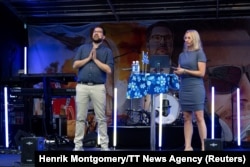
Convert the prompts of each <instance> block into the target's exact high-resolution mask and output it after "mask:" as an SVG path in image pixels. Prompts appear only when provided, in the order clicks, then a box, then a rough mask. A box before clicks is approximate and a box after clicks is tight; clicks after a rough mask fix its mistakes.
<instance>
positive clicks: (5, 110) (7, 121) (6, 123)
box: [4, 87, 9, 148]
mask: <svg viewBox="0 0 250 167" xmlns="http://www.w3.org/2000/svg"><path fill="white" fill-rule="evenodd" d="M8 105H9V104H8V88H7V87H4V120H5V147H6V148H9V115H8V110H9V108H8Z"/></svg>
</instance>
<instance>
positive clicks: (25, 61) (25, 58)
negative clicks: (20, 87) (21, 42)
mask: <svg viewBox="0 0 250 167" xmlns="http://www.w3.org/2000/svg"><path fill="white" fill-rule="evenodd" d="M24 74H27V47H26V46H25V47H24Z"/></svg>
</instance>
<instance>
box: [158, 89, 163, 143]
mask: <svg viewBox="0 0 250 167" xmlns="http://www.w3.org/2000/svg"><path fill="white" fill-rule="evenodd" d="M162 101H163V94H162V93H160V106H159V113H158V114H159V135H158V147H159V148H161V147H162V114H163V111H162V109H163V107H162Z"/></svg>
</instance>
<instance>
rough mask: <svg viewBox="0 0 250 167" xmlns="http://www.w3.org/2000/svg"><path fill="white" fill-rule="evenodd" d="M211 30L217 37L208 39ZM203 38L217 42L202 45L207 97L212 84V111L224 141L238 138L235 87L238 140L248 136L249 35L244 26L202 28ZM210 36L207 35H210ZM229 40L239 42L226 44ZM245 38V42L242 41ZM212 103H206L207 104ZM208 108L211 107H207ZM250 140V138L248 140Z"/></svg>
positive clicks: (244, 139)
mask: <svg viewBox="0 0 250 167" xmlns="http://www.w3.org/2000/svg"><path fill="white" fill-rule="evenodd" d="M211 33H212V34H213V35H214V36H216V39H211V37H209V35H211ZM203 38H205V39H206V38H208V40H209V41H210V42H211V41H213V40H214V42H215V41H217V42H218V41H219V45H217V46H215V45H207V46H206V45H204V49H205V51H206V54H207V57H208V62H207V67H208V68H207V72H208V74H209V75H208V76H207V77H206V79H205V83H206V88H207V92H208V93H207V94H208V101H209V102H211V100H210V99H211V87H212V86H214V88H215V113H216V114H217V115H218V117H219V122H220V125H221V127H222V138H224V140H225V141H232V140H235V141H236V140H237V138H238V136H237V91H236V90H237V88H239V90H240V91H239V94H240V103H239V104H240V115H241V116H240V124H241V125H240V130H241V135H240V136H241V140H242V141H246V140H249V138H250V135H249V133H250V82H249V72H250V65H249V62H250V57H249V56H246V53H248V52H249V51H250V49H249V47H248V46H247V45H249V44H247V41H249V40H250V39H249V35H248V34H247V32H246V31H244V30H235V31H220V32H203ZM209 38H210V39H209ZM228 41H234V42H235V43H241V45H238V46H235V45H228ZM244 42H245V43H246V44H244ZM210 106H211V103H209V107H210ZM210 111H211V109H210ZM249 141H250V140H249Z"/></svg>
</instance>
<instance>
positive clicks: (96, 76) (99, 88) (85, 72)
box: [73, 26, 114, 151]
mask: <svg viewBox="0 0 250 167" xmlns="http://www.w3.org/2000/svg"><path fill="white" fill-rule="evenodd" d="M91 38H92V43H90V44H84V45H82V46H80V47H79V49H78V51H77V53H76V56H75V58H74V61H73V68H74V69H78V79H77V82H78V83H77V85H76V112H77V113H76V129H75V138H74V143H75V148H74V151H82V150H83V148H82V145H83V143H82V141H83V138H84V129H85V123H86V118H87V114H88V107H89V101H90V100H91V102H92V105H93V108H94V112H95V116H96V120H97V124H98V125H97V126H98V130H99V131H98V132H99V135H100V143H99V144H100V146H101V150H104V151H107V150H109V148H108V144H109V138H108V135H107V122H106V115H105V107H106V89H105V82H106V77H107V74H111V73H112V72H113V66H114V61H113V55H112V51H111V49H109V48H108V47H106V46H105V45H104V44H103V40H104V39H105V30H104V28H103V27H101V26H96V27H94V29H93V30H92V31H91Z"/></svg>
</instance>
